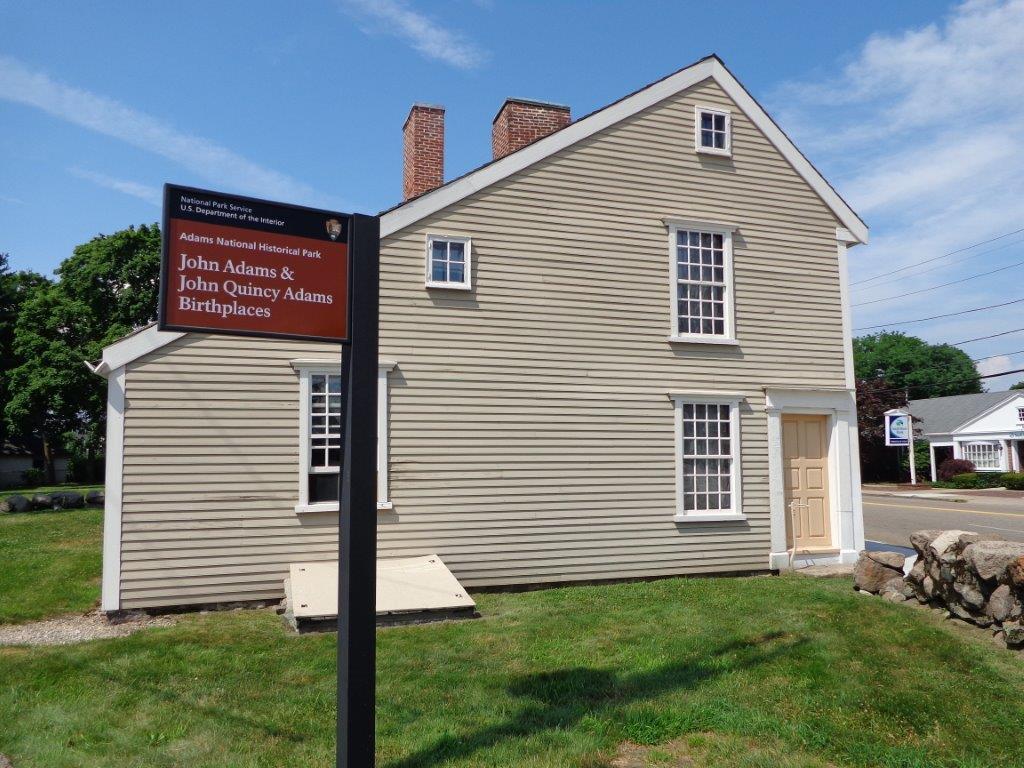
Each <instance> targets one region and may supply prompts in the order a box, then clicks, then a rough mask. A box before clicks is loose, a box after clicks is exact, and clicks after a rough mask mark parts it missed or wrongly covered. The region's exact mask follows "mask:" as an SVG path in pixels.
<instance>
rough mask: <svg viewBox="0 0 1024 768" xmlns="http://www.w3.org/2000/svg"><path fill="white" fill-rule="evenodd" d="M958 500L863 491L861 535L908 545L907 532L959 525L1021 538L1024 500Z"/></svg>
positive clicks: (967, 497)
mask: <svg viewBox="0 0 1024 768" xmlns="http://www.w3.org/2000/svg"><path fill="white" fill-rule="evenodd" d="M957 498H958V499H963V501H962V502H960V501H951V500H944V499H922V498H910V497H903V496H883V495H875V494H874V493H870V492H868V491H865V492H864V534H865V536H864V538H866V539H868V540H870V541H880V542H884V543H886V544H898V545H901V546H909V538H910V534H911V533H912V532H913V531H917V530H921V529H922V528H939V529H943V528H945V529H950V528H959V529H960V530H965V531H977V532H978V533H998V534H999V535H1000V536H1003V537H1004V538H1006V539H1009V540H1011V541H1024V499H993V498H980V497H978V496H970V495H968V494H964V495H962V496H957Z"/></svg>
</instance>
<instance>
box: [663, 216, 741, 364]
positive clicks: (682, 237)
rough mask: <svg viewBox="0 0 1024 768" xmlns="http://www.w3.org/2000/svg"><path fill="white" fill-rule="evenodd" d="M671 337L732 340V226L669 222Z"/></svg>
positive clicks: (675, 338) (703, 340)
mask: <svg viewBox="0 0 1024 768" xmlns="http://www.w3.org/2000/svg"><path fill="white" fill-rule="evenodd" d="M669 252H670V254H671V264H670V269H671V279H672V329H671V334H670V340H671V341H694V342H706V343H719V344H727V343H734V342H735V338H734V333H733V278H732V229H731V228H727V227H718V226H714V225H710V224H700V223H696V222H692V223H688V222H669Z"/></svg>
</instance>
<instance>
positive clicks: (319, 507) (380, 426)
mask: <svg viewBox="0 0 1024 768" xmlns="http://www.w3.org/2000/svg"><path fill="white" fill-rule="evenodd" d="M394 367H395V363H394V362H392V361H390V360H381V361H379V363H378V366H377V509H380V510H386V509H391V508H392V504H391V500H390V495H389V489H388V373H390V372H391V371H392V370H393V369H394ZM292 368H294V369H295V370H296V372H298V374H299V488H298V503H297V504H296V505H295V511H296V512H336V511H337V510H338V480H339V473H340V472H341V462H342V440H341V425H342V423H343V420H344V414H343V413H342V412H341V407H342V392H341V387H342V380H341V373H340V364H339V363H333V362H328V361H322V360H293V361H292Z"/></svg>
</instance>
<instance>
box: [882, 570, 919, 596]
mask: <svg viewBox="0 0 1024 768" xmlns="http://www.w3.org/2000/svg"><path fill="white" fill-rule="evenodd" d="M878 593H879V594H880V595H881V596H882V597H889V596H890V595H898V596H899V597H900V598H902V600H906V599H907V598H909V597H913V596H914V588H913V587H912V586H911V585H910V584H908V583H907V581H906V580H905V579H902V578H900V577H899V576H896V577H895V578H892V579H889V581H887V582H885V584H883V585H882V588H881V589H880V590H878ZM891 599H893V601H894V602H902V600H899V601H896V600H895V598H891Z"/></svg>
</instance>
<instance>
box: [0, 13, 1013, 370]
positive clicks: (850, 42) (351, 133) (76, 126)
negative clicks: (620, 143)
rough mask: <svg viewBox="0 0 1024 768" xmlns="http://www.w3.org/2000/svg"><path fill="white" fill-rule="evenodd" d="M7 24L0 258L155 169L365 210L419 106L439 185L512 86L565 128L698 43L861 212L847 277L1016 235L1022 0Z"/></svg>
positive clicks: (936, 274) (95, 211)
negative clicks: (558, 114) (560, 115)
mask: <svg viewBox="0 0 1024 768" xmlns="http://www.w3.org/2000/svg"><path fill="white" fill-rule="evenodd" d="M0 19H2V20H3V23H2V24H0V251H9V252H10V253H11V256H12V261H13V264H14V266H15V267H17V268H31V269H36V270H39V271H42V272H49V271H51V270H52V269H53V268H54V267H55V266H56V265H57V264H58V263H59V262H60V261H61V260H62V259H63V258H65V257H66V256H67V255H69V254H70V252H71V249H72V248H73V247H74V245H75V244H77V243H80V242H83V241H85V240H87V239H89V238H90V237H91V236H93V235H94V234H97V233H101V232H111V231H114V230H116V229H120V228H122V227H125V226H127V225H129V224H133V223H136V224H137V223H143V222H152V221H155V220H157V219H158V218H159V207H158V194H159V188H160V186H161V184H162V183H163V182H165V181H173V182H177V183H183V184H191V185H195V186H201V187H209V188H215V189H222V190H225V191H236V192H240V193H246V194H250V195H254V196H258V197H268V198H272V199H283V200H289V201H293V202H303V203H308V204H313V205H318V206H323V207H330V208H335V209H341V210H359V211H364V212H375V211H377V210H380V209H382V208H385V207H388V206H390V205H392V204H393V203H395V202H397V200H398V197H399V194H400V190H401V125H402V121H403V120H404V118H405V115H406V113H407V111H408V108H409V106H410V104H412V103H413V102H415V101H427V102H432V103H440V104H444V105H445V107H446V108H447V162H446V175H447V176H448V177H452V176H455V175H458V174H459V173H462V172H463V171H465V170H468V169H470V168H472V167H475V166H476V165H478V164H480V163H481V162H483V161H485V160H487V159H488V156H489V151H490V121H491V119H492V117H493V116H494V112H495V111H496V109H497V108H498V106H499V105H500V104H501V102H502V100H503V99H504V98H505V97H506V96H521V97H527V98H536V99H544V100H551V101H557V102H561V103H566V104H569V105H571V107H572V109H573V114H574V115H575V116H579V115H582V114H585V113H587V112H589V111H591V110H592V109H595V108H597V107H600V106H602V105H603V104H606V103H608V102H610V101H613V100H615V99H617V98H619V97H620V96H622V95H623V94H625V93H627V92H630V91H632V90H635V89H636V88H637V87H639V86H641V85H644V84H646V83H648V82H650V81H652V80H654V79H657V78H659V77H661V76H663V75H665V74H667V73H668V72H671V71H673V70H675V69H678V68H679V67H680V66H683V65H685V64H688V63H690V62H692V61H693V60H695V59H698V58H700V57H701V56H704V55H706V54H708V53H711V52H716V53H718V54H719V55H720V56H721V57H722V58H723V59H724V60H725V62H726V63H727V64H728V66H729V67H730V69H732V71H733V72H734V73H735V74H736V75H737V76H738V77H739V78H740V80H741V81H742V82H743V83H744V84H745V85H746V86H747V88H748V89H749V90H750V91H751V92H752V93H753V94H754V96H755V97H756V98H757V99H758V100H760V101H761V103H762V104H764V105H765V106H766V108H767V109H768V110H769V111H770V112H771V113H772V114H773V115H774V116H775V117H776V118H777V119H778V120H779V122H780V123H781V124H782V126H783V128H784V129H786V130H787V131H788V132H789V133H790V135H791V136H792V137H793V138H794V139H795V140H796V141H797V143H798V145H799V146H800V147H801V149H802V150H804V151H805V153H806V154H807V155H808V156H809V157H810V158H811V160H812V161H813V162H815V164H816V165H817V166H818V167H819V169H821V170H822V172H823V173H824V174H825V175H826V176H827V177H828V178H829V179H830V180H831V181H832V182H833V183H834V184H835V186H836V187H837V188H838V189H839V190H840V192H841V193H842V194H843V195H844V196H845V197H846V198H847V199H848V200H849V201H850V202H851V204H852V205H853V206H854V207H855V208H856V209H857V210H858V211H859V212H860V213H861V214H862V215H863V216H864V218H865V219H866V220H867V221H868V223H869V225H870V226H871V228H872V243H871V244H870V245H869V246H867V247H859V248H856V249H854V250H853V251H852V252H851V268H852V272H853V280H855V281H857V280H863V279H866V278H870V277H872V276H874V275H876V274H879V273H880V272H885V271H888V270H891V269H895V268H898V267H900V266H903V265H907V264H912V263H914V262H917V261H920V260H922V259H927V258H931V257H934V256H938V255H941V254H943V253H946V252H948V251H952V250H954V249H958V248H962V247H964V246H968V245H971V244H972V243H976V242H979V241H982V240H987V239H989V238H992V237H995V236H997V235H1001V234H1003V233H1007V232H1011V231H1013V230H1016V229H1021V228H1024V151H1022V150H1024V51H1022V49H1024V46H1022V45H1021V42H1020V41H1021V40H1024V0H1013V1H1011V2H995V1H994V0H970V1H969V2H967V3H964V4H942V3H937V2H911V1H904V2H898V3H894V2H891V0H885V1H884V2H875V1H873V0H868V1H862V2H857V3H822V2H817V1H815V2H795V1H794V2H777V3H765V2H763V1H762V2H725V3H690V2H630V3H611V2H600V3H597V2H556V3H551V2H535V3H534V2H511V1H510V0H451V1H450V2H444V3H442V2H426V1H425V0H333V1H332V0H309V2H304V3H302V4H283V3H271V2H256V1H250V2H245V3H243V2H219V3H208V2H187V1H186V0H181V1H180V2H177V3H173V4H171V3H163V4H156V3H131V4H125V3H119V4H114V3H109V4H99V3H95V4H93V3H90V4H84V3H73V2H66V3H44V2H39V3H26V2H10V1H9V0H0ZM1017 262H1024V233H1021V234H1018V235H1014V236H1011V237H1008V238H1004V239H1002V240H998V241H996V242H994V243H992V244H990V245H988V246H982V247H979V248H975V249H972V250H969V251H965V252H963V253H962V254H958V255H957V256H955V257H950V258H948V259H943V260H939V261H937V262H934V263H932V264H929V265H926V266H927V267H935V269H934V270H933V271H930V272H927V273H919V271H915V270H908V271H907V272H906V273H904V274H905V279H903V280H879V281H875V282H868V283H863V284H861V285H858V286H855V288H856V289H857V290H856V291H855V293H854V296H853V298H854V302H855V303H860V302H866V301H871V300H874V299H878V298H886V297H889V296H893V295H898V294H900V293H902V292H905V291H907V290H918V289H921V288H928V287H931V286H933V285H938V284H941V283H945V282H949V281H952V280H957V279H960V278H962V277H967V276H971V275H976V274H978V273H979V272H984V271H989V270H995V269H1000V268H1002V267H1008V268H1007V269H1006V270H1003V271H1001V272H999V273H996V274H994V275H992V276H990V277H980V278H978V279H974V280H969V281H967V282H965V283H960V284H957V285H954V286H949V287H947V288H943V289H939V290H936V291H928V292H926V293H922V294H918V295H916V296H910V297H905V298H901V299H897V300H892V301H883V302H879V303H876V304H866V305H864V306H860V307H856V308H855V310H854V312H855V316H854V317H855V322H854V325H855V327H865V326H870V325H874V324H876V323H881V322H885V321H890V320H896V319H903V318H916V317H923V316H926V315H934V314H941V313H943V312H951V311H955V310H958V309H962V308H969V307H976V306H981V305H985V304H994V303H998V302H1001V301H1011V300H1014V299H1016V298H1020V297H1022V296H1024V292H1022V289H1021V288H1020V284H1021V280H1020V279H1019V275H1020V274H1021V269H1020V268H1014V267H1012V266H1010V265H1014V264H1016V263H1017ZM919 269H922V268H919ZM897 277H899V276H897ZM1022 307H1024V304H1020V305H1010V306H1007V307H1004V308H1001V309H997V310H991V311H988V312H982V313H974V314H971V315H965V316H962V317H955V318H949V319H945V320H941V319H940V320H936V321H932V322H928V323H923V324H914V325H907V326H900V328H902V329H904V330H906V331H908V332H912V333H916V334H918V335H921V336H923V337H925V338H927V339H929V340H931V341H958V340H962V339H967V338H972V337H975V336H981V335H985V334H987V333H995V332H998V331H1002V330H1008V329H1011V328H1016V327H1024V312H1022V311H1021V308H1022ZM964 348H965V349H966V350H967V351H969V352H970V353H971V354H972V356H975V357H982V356H988V355H996V357H993V358H991V359H989V360H985V361H983V362H982V363H981V366H982V368H983V369H984V370H985V371H997V370H1007V369H1009V368H1020V367H1024V353H1018V354H1012V355H1009V354H1005V355H1004V354H1003V353H1007V352H1013V351H1016V350H1018V349H1020V350H1024V333H1021V334H1016V335H1011V336H1006V337H1004V338H1001V339H993V340H990V341H985V342H977V343H972V344H968V345H965V347H964ZM1017 379H1024V374H1022V375H1018V376H1012V377H1009V379H997V380H993V381H992V382H991V383H990V385H989V386H990V387H991V388H1001V387H1005V386H1008V385H1009V384H1010V383H1012V382H1013V381H1015V380H1017Z"/></svg>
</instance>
